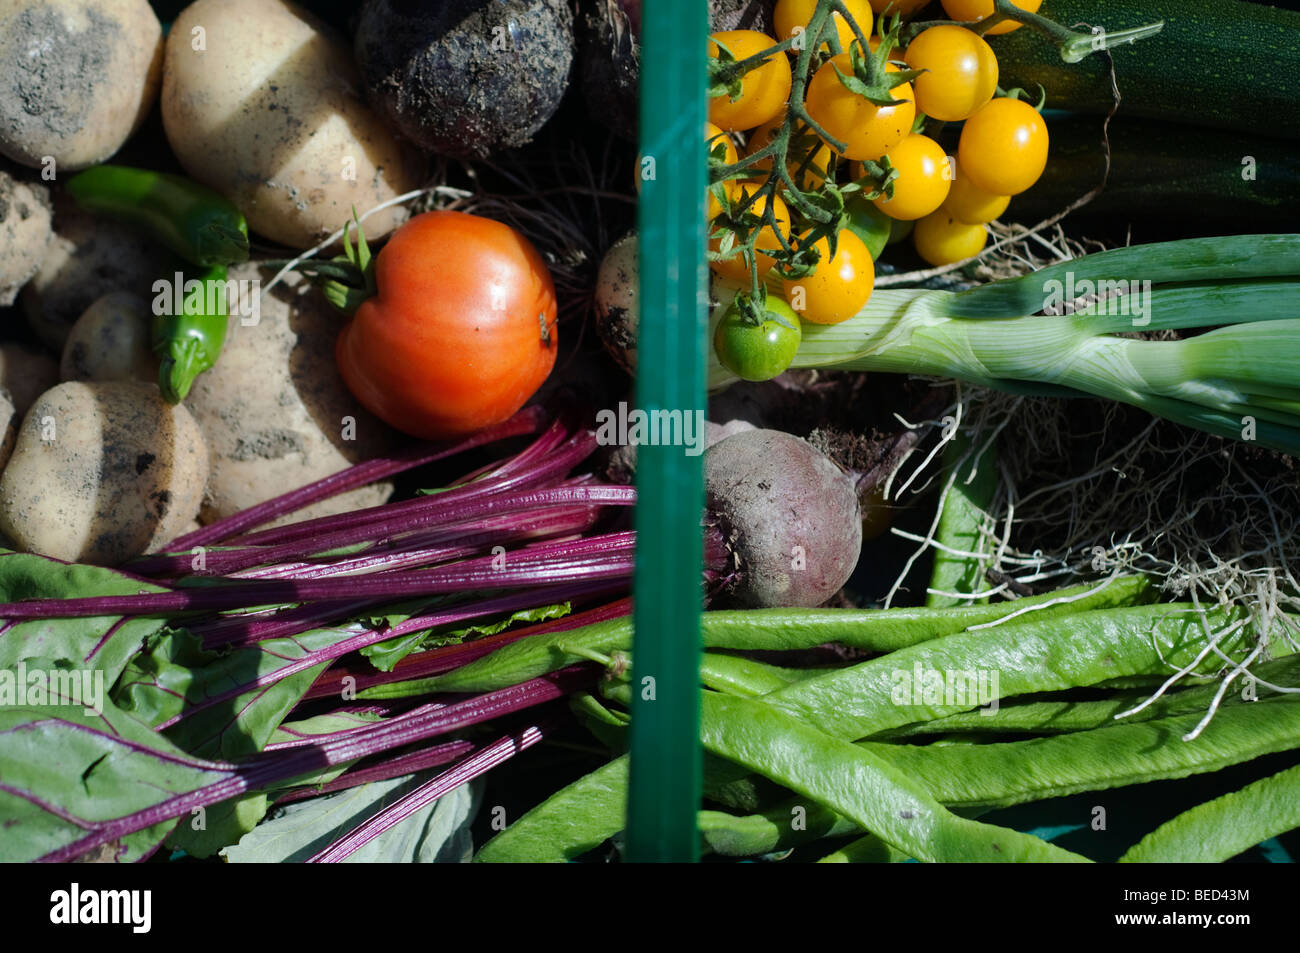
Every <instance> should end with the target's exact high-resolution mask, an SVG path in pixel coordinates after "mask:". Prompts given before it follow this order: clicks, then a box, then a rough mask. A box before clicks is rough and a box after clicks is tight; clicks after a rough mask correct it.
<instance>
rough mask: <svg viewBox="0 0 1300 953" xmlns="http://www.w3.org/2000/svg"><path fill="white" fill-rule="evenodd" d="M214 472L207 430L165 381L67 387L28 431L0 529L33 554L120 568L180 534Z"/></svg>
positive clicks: (38, 412)
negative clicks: (163, 390)
mask: <svg viewBox="0 0 1300 953" xmlns="http://www.w3.org/2000/svg"><path fill="white" fill-rule="evenodd" d="M207 477H208V452H207V447H206V446H205V444H204V442H203V437H202V435H201V434H200V433H199V428H198V426H197V425H196V424H195V423H194V419H193V418H192V417H191V416H190V414H189V411H187V410H186V409H185V408H184V407H183V406H179V405H177V406H172V405H170V404H168V403H166V402H165V401H164V400H163V399H162V396H161V395H160V394H159V393H158V388H157V387H156V386H155V385H153V384H136V383H125V382H113V383H83V382H79V381H73V382H69V383H66V384H60V385H59V386H57V387H55V388H53V389H51V390H49V391H46V392H45V393H44V394H42V395H41V397H40V399H38V400H37V401H36V403H34V404H32V407H31V410H29V411H28V412H27V417H26V419H25V420H24V421H23V423H22V426H21V427H20V428H19V431H18V442H17V445H16V446H15V447H14V451H13V456H12V457H11V458H10V460H9V464H8V466H6V467H5V471H4V475H3V476H2V477H0V532H3V533H4V535H5V536H6V537H8V539H9V540H11V541H12V542H13V544H14V545H15V546H16V547H17V548H19V549H21V550H23V551H26V552H33V553H42V554H44V555H46V556H53V557H55V558H56V559H64V560H68V561H69V562H86V563H94V564H96V565H101V566H113V565H116V564H118V563H120V562H122V561H124V560H126V559H129V558H131V557H132V556H138V555H139V554H141V553H144V552H148V551H150V550H152V549H156V548H157V547H159V546H161V545H163V544H164V543H166V542H168V541H169V540H171V539H174V538H175V537H176V536H177V535H178V534H179V533H180V531H181V530H182V528H183V527H185V526H186V525H187V524H188V523H189V521H190V520H192V519H193V518H194V515H195V514H196V513H197V512H198V509H199V504H200V502H201V501H202V499H203V487H204V485H205V483H206V482H207Z"/></svg>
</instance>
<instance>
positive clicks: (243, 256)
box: [64, 165, 248, 268]
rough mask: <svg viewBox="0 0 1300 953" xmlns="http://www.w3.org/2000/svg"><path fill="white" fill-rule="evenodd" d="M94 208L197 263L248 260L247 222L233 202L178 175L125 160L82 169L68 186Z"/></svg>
mask: <svg viewBox="0 0 1300 953" xmlns="http://www.w3.org/2000/svg"><path fill="white" fill-rule="evenodd" d="M64 190H65V191H66V192H67V193H68V195H70V196H72V198H73V199H74V200H75V201H76V203H77V204H78V205H80V206H81V207H82V208H84V209H86V210H87V211H89V212H99V213H102V214H105V215H111V216H113V217H114V218H120V219H122V220H123V221H125V222H127V223H129V224H132V225H136V226H139V227H140V228H143V229H146V230H147V231H148V232H149V233H150V234H151V235H152V236H153V237H154V238H155V239H156V240H158V241H159V242H161V243H162V244H164V245H166V246H167V247H168V248H170V249H171V250H172V251H174V252H175V253H176V254H178V255H180V256H181V257H182V258H184V259H185V260H186V261H188V262H190V263H191V264H194V265H200V266H202V267H204V268H207V267H211V266H212V265H233V264H235V263H236V262H241V261H248V224H247V223H246V222H245V221H244V216H243V214H242V213H241V212H240V211H239V209H238V208H236V207H235V205H234V203H232V202H230V201H228V200H227V199H225V198H223V197H222V196H221V195H219V194H217V193H216V192H214V191H212V190H211V189H209V188H206V187H205V186H202V185H199V184H198V183H197V182H191V181H190V180H189V179H186V178H183V177H182V176H179V175H166V174H165V173H162V172H152V171H150V170H148V169H133V168H130V167H128V166H121V165H100V166H95V168H93V169H87V170H86V171H85V172H79V173H77V174H76V175H74V176H73V177H72V178H71V179H69V180H68V182H67V184H66V185H65V186H64Z"/></svg>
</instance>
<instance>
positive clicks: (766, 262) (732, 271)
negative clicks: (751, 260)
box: [709, 182, 790, 281]
mask: <svg viewBox="0 0 1300 953" xmlns="http://www.w3.org/2000/svg"><path fill="white" fill-rule="evenodd" d="M759 185H760V183H758V182H728V183H727V195H728V196H729V197H730V199H731V201H732V202H733V203H736V202H743V201H744V200H745V198H746V197H747V196H749V195H751V194H753V192H754V191H756V190H757V189H758V187H759ZM767 205H768V201H767V197H766V196H763V197H762V198H759V199H758V200H757V201H755V202H754V203H753V204H752V205H750V207H749V208H748V209H747V211H749V212H751V213H753V214H754V215H763V214H764V212H765V210H766V209H767ZM772 215H773V216H774V217H775V218H776V222H777V228H779V229H780V232H781V236H782V237H784V238H785V239H786V241H789V240H790V212H789V210H788V209H787V208H786V206H785V202H784V201H782V199H781V196H779V195H777V196H774V197H773V201H772ZM736 244H737V245H738V244H739V243H738V242H737V243H736ZM780 247H781V239H780V238H778V237H777V233H776V232H774V231H773V230H772V226H770V225H764V226H763V227H762V228H761V229H760V230H759V233H758V238H757V239H756V240H755V242H754V250H755V252H756V254H755V256H754V257H755V259H756V261H757V267H758V276H759V277H760V278H761V277H763V275H765V274H767V273H768V272H769V271H771V270H772V266H773V265H774V264H776V261H775V259H773V258H772V257H770V256H768V255H764V254H763V253H762V252H763V250H764V249H766V250H767V251H775V250H777V249H779V248H780ZM721 248H722V239H721V238H714V239H711V240H710V241H709V251H712V252H717V251H720V250H721ZM732 251H733V252H735V254H733V255H731V257H729V258H725V259H723V260H721V261H712V260H711V261H710V262H709V267H710V268H712V269H713V270H714V271H715V272H716V273H717V274H719V275H721V276H722V277H724V278H732V279H734V280H736V281H748V280H749V266H748V265H747V264H746V263H745V256H744V255H743V254H741V253H740V252H739V251H737V250H736V247H735V246H734V245H733V247H732Z"/></svg>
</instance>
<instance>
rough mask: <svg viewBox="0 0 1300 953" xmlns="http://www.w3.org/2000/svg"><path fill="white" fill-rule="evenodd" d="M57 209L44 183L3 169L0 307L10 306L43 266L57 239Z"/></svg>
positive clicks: (0, 177) (0, 181) (0, 185)
mask: <svg viewBox="0 0 1300 953" xmlns="http://www.w3.org/2000/svg"><path fill="white" fill-rule="evenodd" d="M53 216H54V210H53V208H52V207H51V205H50V193H49V190H48V189H46V188H45V186H43V185H38V184H35V183H29V182H20V181H18V180H17V179H15V178H13V177H12V176H10V175H9V174H8V173H6V172H4V171H3V170H0V249H3V251H2V252H0V308H7V307H9V306H10V305H11V304H13V303H14V301H15V300H17V298H18V292H19V291H20V290H22V287H23V285H25V284H27V282H28V280H29V279H30V278H31V277H32V275H34V274H36V270H37V269H38V268H40V266H41V260H42V259H43V258H44V257H45V249H47V248H49V246H50V242H51V241H52V240H53V238H54V231H53Z"/></svg>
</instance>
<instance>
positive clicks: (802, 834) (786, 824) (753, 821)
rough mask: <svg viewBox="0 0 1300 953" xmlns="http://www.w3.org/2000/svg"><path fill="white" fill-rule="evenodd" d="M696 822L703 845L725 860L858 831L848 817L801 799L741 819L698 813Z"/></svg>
mask: <svg viewBox="0 0 1300 953" xmlns="http://www.w3.org/2000/svg"><path fill="white" fill-rule="evenodd" d="M698 823H699V829H700V834H701V835H702V836H703V838H704V843H705V846H707V847H708V848H709V849H710V850H712V851H713V852H714V853H715V854H720V855H722V856H724V857H757V856H759V855H761V854H771V853H774V852H776V851H781V850H790V849H792V848H794V847H799V846H801V845H803V844H808V843H811V842H812V841H815V840H820V839H822V838H823V837H842V836H844V835H847V834H852V833H855V832H856V831H857V830H858V825H857V824H855V823H853V822H852V821H850V820H848V819H847V818H844V817H841V816H840V815H838V814H836V813H835V812H834V811H832V810H829V809H828V808H826V807H823V806H822V805H820V804H817V803H815V802H814V803H809V799H808V798H800V797H795V798H791V799H789V800H786V801H783V802H781V803H780V804H777V805H774V806H773V807H770V808H768V809H767V810H766V811H763V812H762V813H759V814H749V815H746V816H744V817H737V816H735V815H734V814H727V813H724V812H722V811H700V814H699V822H698Z"/></svg>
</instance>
